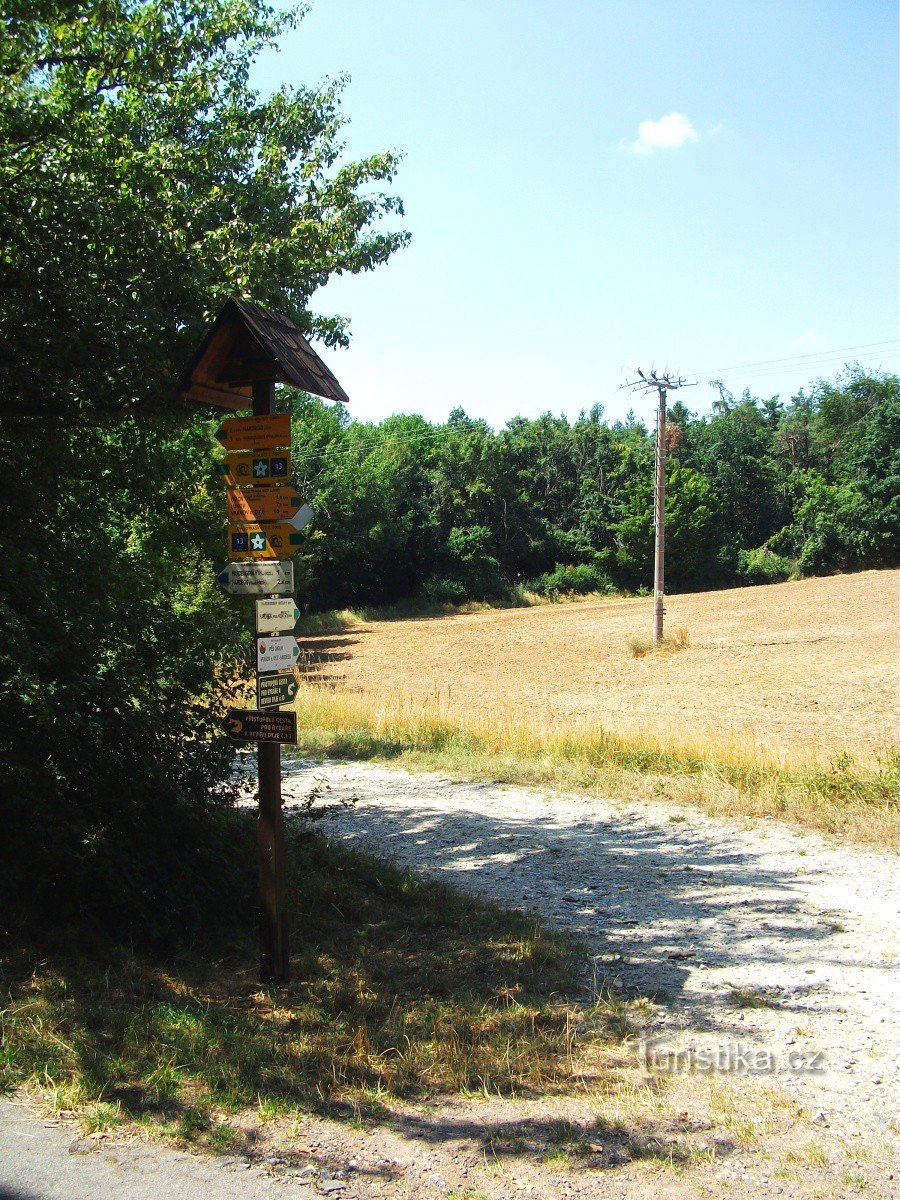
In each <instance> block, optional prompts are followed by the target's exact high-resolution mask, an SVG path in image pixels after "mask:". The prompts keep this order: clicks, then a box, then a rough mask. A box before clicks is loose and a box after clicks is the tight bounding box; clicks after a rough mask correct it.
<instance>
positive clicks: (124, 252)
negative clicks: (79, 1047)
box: [0, 0, 405, 929]
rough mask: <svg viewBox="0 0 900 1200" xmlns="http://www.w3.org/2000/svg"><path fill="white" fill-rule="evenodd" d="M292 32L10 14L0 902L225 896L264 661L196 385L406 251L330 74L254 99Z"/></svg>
mask: <svg viewBox="0 0 900 1200" xmlns="http://www.w3.org/2000/svg"><path fill="white" fill-rule="evenodd" d="M294 19H295V18H294V17H291V16H288V17H283V16H279V15H278V14H276V13H275V12H274V10H272V9H270V8H269V7H267V6H266V5H265V4H264V3H262V2H261V0H27V2H22V0H5V3H3V6H2V20H3V32H4V36H3V38H2V39H0V284H2V286H0V337H2V344H3V348H4V350H3V353H2V355H0V397H2V398H0V432H2V438H0V531H2V546H3V553H2V555H0V740H2V742H3V745H2V746H0V754H2V758H3V762H4V787H3V789H2V791H3V801H2V803H3V811H2V823H3V830H4V836H3V838H2V839H0V879H2V884H0V889H2V893H3V894H2V900H3V901H5V902H6V903H7V905H18V906H19V907H20V908H21V907H22V905H23V904H24V905H25V906H26V907H27V909H28V910H29V911H30V912H31V913H32V914H37V915H40V914H42V913H47V912H49V911H57V912H59V911H63V912H66V913H69V914H72V913H77V912H79V911H84V912H90V913H91V914H93V915H94V916H95V917H103V918H104V919H107V920H110V921H113V922H115V923H118V924H120V925H121V924H122V923H125V922H129V923H130V924H131V925H132V927H134V928H137V927H138V926H140V927H143V928H145V929H152V928H154V927H156V926H157V925H158V923H159V921H161V920H164V919H165V918H166V916H167V915H168V916H169V917H171V914H172V913H173V912H177V913H178V920H179V923H180V925H181V926H182V928H190V927H191V924H192V918H193V919H195V920H199V917H200V914H201V913H202V912H204V911H209V909H210V908H211V906H212V905H213V904H214V902H215V898H216V896H217V895H220V894H221V891H222V888H223V887H225V890H226V891H227V886H226V885H228V884H229V883H231V882H233V880H234V877H235V870H236V867H235V860H234V855H233V853H231V852H230V850H229V849H228V836H230V835H227V829H224V828H223V821H224V822H225V823H226V825H227V818H226V817H225V816H224V815H223V813H224V811H225V806H224V803H223V802H225V801H227V799H228V795H229V780H230V774H231V762H232V750H231V748H230V747H229V746H228V745H227V744H226V743H225V742H224V739H223V738H222V736H221V734H220V732H219V728H218V717H219V715H220V714H221V712H222V709H223V706H224V705H225V704H226V703H227V702H228V700H229V699H230V698H231V697H232V695H233V691H234V688H235V686H236V685H237V683H238V678H239V676H240V675H241V674H242V665H243V664H244V663H246V662H247V661H248V657H249V645H248V638H247V635H246V634H245V633H243V632H242V629H243V627H245V621H244V620H242V619H241V614H239V613H237V612H236V611H235V605H234V604H232V603H229V602H228V601H226V599H225V598H224V597H222V596H220V595H218V594H217V593H216V590H215V589H214V587H213V579H214V574H213V571H214V567H215V566H216V565H218V564H220V563H221V547H222V535H223V529H222V523H223V507H224V502H223V496H222V493H221V491H220V489H219V488H218V487H216V486H215V485H213V484H212V482H211V474H212V467H213V451H212V448H211V447H212V444H213V443H212V438H211V436H210V431H211V425H210V421H209V418H208V416H207V415H206V414H204V413H202V412H200V411H199V410H192V411H189V410H187V409H185V408H184V407H181V406H179V405H178V404H176V402H175V401H174V399H173V395H174V392H175V388H176V384H177V380H178V376H179V373H180V370H181V366H182V363H183V362H184V361H185V358H186V356H187V355H188V354H189V353H190V352H191V350H192V349H193V347H194V345H195V344H196V342H197V340H198V338H199V336H200V334H201V332H202V330H203V329H204V327H205V325H206V323H207V321H208V320H209V318H210V317H211V316H212V315H213V314H214V313H215V311H216V310H217V309H218V307H219V306H220V305H221V303H222V302H223V300H224V299H225V298H226V297H228V296H231V295H234V294H238V295H246V296H248V297H251V298H252V299H254V300H257V301H259V302H262V303H263V304H269V305H272V306H274V307H275V308H277V309H280V310H281V311H285V312H287V313H289V314H290V315H292V316H293V317H294V318H295V319H296V320H297V321H298V322H300V323H301V324H302V325H303V326H304V327H305V328H306V329H308V330H310V331H311V332H313V333H315V334H318V335H319V336H320V337H322V338H324V339H325V340H326V341H327V342H330V343H339V342H342V341H344V340H346V336H347V333H346V329H345V327H344V322H343V321H342V320H341V319H340V318H338V317H335V316H327V315H326V316H315V315H312V314H310V312H309V303H310V297H311V296H312V294H313V292H314V291H315V289H316V288H317V287H319V286H320V285H321V284H322V283H323V282H324V281H325V280H327V279H328V278H329V277H330V276H331V275H333V274H335V273H337V272H344V271H351V272H354V271H362V270H368V269H369V268H372V267H375V266H377V265H378V264H380V263H382V262H384V261H385V260H386V259H387V258H388V256H389V255H390V254H391V253H392V252H393V251H394V250H395V249H397V248H398V247H399V246H401V245H402V244H403V242H404V241H405V235H404V234H402V233H396V232H389V231H385V230H384V229H383V228H382V227H381V226H380V225H379V218H380V217H382V216H386V215H390V214H392V213H397V212H399V211H400V206H399V203H398V201H397V200H396V199H394V198H392V197H390V196H388V195H385V194H383V193H382V191H381V190H380V189H381V187H382V185H383V184H384V183H386V182H389V181H390V179H391V178H392V175H393V172H394V169H395V166H396V160H395V158H394V156H392V155H391V154H389V153H381V154H377V155H374V156H372V157H370V158H368V159H364V160H363V161H361V162H347V161H345V160H344V158H343V157H342V155H341V143H340V126H341V117H340V114H339V109H338V103H339V91H340V81H337V82H331V83H327V84H325V85H324V86H322V87H319V88H317V89H307V88H296V89H282V90H281V91H280V92H278V93H277V94H275V95H274V96H272V97H270V98H266V99H264V98H260V97H259V96H257V95H256V94H255V93H254V91H253V90H252V88H251V87H250V84H249V75H250V68H251V65H252V62H253V59H254V56H255V55H256V54H257V53H258V52H259V50H260V49H261V48H262V47H264V46H266V45H268V44H269V43H271V42H272V40H273V39H274V38H275V36H276V35H277V34H278V33H279V32H280V31H281V30H282V29H284V28H285V26H286V24H288V23H290V22H291V21H292V20H294ZM374 584H375V580H374V579H373V586H374ZM244 615H245V614H244ZM226 835H227V836H226ZM246 869H247V864H244V870H246ZM248 882H251V875H250V874H249V873H248Z"/></svg>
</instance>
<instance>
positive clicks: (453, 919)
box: [0, 818, 626, 1150]
mask: <svg viewBox="0 0 900 1200" xmlns="http://www.w3.org/2000/svg"><path fill="white" fill-rule="evenodd" d="M248 819H250V818H248ZM290 851H291V857H292V860H293V861H292V862H291V864H290V874H289V878H290V879H291V880H292V881H293V888H294V890H293V891H292V895H291V907H292V913H291V927H292V929H293V930H294V939H295V945H294V955H293V958H292V968H293V982H292V983H291V985H290V986H289V987H287V988H282V989H265V988H261V987H260V986H259V985H258V984H257V983H256V981H255V980H256V970H257V963H256V943H255V933H254V932H253V931H251V930H249V929H248V930H246V931H239V932H238V933H236V934H235V935H234V936H233V939H232V941H230V942H229V943H228V944H227V945H223V944H221V943H217V944H216V945H211V946H208V947H205V948H204V947H195V948H194V949H193V950H192V951H191V953H190V954H186V953H182V954H180V955H178V956H174V957H170V958H166V957H163V956H156V957H153V956H150V955H148V954H138V953H135V952H133V951H132V950H129V949H128V948H127V947H124V946H122V945H118V944H111V943H106V944H102V943H99V942H97V941H96V940H94V939H92V940H90V941H88V939H87V938H86V936H85V935H84V934H81V935H80V937H78V938H75V937H74V936H73V935H71V934H69V935H67V936H57V938H56V939H55V942H54V944H52V945H50V944H48V941H47V939H46V938H42V942H41V946H40V948H39V949H37V948H35V947H34V946H33V944H29V943H27V942H26V941H24V939H23V938H21V937H20V938H19V939H18V944H17V945H16V948H15V949H14V950H12V951H11V952H9V953H7V954H6V955H5V956H4V959H3V961H2V981H0V982H2V997H3V998H2V999H0V1005H2V1011H0V1034H2V1054H0V1086H2V1087H3V1088H5V1089H11V1088H15V1087H25V1088H26V1089H33V1090H36V1091H39V1092H41V1093H42V1094H44V1095H45V1096H49V1098H50V1100H51V1102H52V1103H54V1104H55V1105H56V1106H57V1107H58V1108H62V1109H74V1110H76V1111H78V1112H79V1113H80V1115H81V1117H82V1119H83V1122H84V1124H85V1126H86V1127H87V1128H88V1130H89V1131H103V1130H107V1129H111V1128H114V1127H116V1126H118V1125H121V1124H123V1123H130V1124H133V1123H138V1124H142V1125H144V1126H147V1127H149V1128H151V1129H152V1130H153V1131H156V1132H159V1133H162V1134H163V1135H165V1136H167V1137H169V1138H172V1139H174V1140H175V1141H178V1142H190V1143H195V1144H197V1143H199V1144H204V1145H207V1146H208V1147H209V1148H211V1149H219V1150H222V1149H235V1148H240V1147H241V1146H242V1145H243V1144H244V1142H245V1139H246V1133H245V1131H244V1130H243V1127H235V1126H234V1125H232V1124H231V1120H230V1118H231V1116H232V1115H233V1114H235V1113H236V1112H239V1111H241V1112H243V1111H245V1110H246V1109H248V1108H250V1109H253V1110H254V1113H255V1118H256V1121H257V1124H263V1123H265V1122H266V1121H272V1120H277V1119H278V1118H279V1117H281V1116H283V1115H286V1114H290V1113H295V1114H296V1113H299V1112H302V1111H310V1110H320V1111H327V1112H332V1113H334V1112H343V1113H344V1115H345V1116H346V1115H347V1111H348V1110H350V1109H352V1111H353V1113H354V1114H355V1115H356V1117H357V1118H358V1117H359V1115H360V1113H364V1114H365V1113H368V1114H371V1115H377V1114H378V1112H379V1111H380V1110H381V1106H382V1105H383V1104H384V1103H385V1102H387V1101H388V1100H389V1099H390V1098H391V1097H408V1098H422V1097H428V1096H434V1095H438V1094H441V1093H451V1092H456V1093H471V1092H479V1093H483V1094H503V1095H537V1094H548V1093H550V1094H552V1093H554V1092H560V1093H565V1092H567V1091H570V1090H574V1089H579V1090H581V1089H583V1088H584V1087H585V1086H586V1082H585V1081H586V1079H587V1078H588V1077H590V1079H592V1080H598V1079H607V1073H606V1072H605V1067H604V1063H605V1062H606V1057H604V1056H608V1054H609V1050H608V1047H609V1046H610V1045H611V1044H612V1043H616V1042H618V1041H619V1040H620V1039H621V1037H622V1036H624V1034H625V1032H626V1028H625V1023H624V1009H623V1008H622V1006H621V1005H618V1004H616V1003H613V1002H611V1001H610V1002H602V1003H598V1004H593V1003H592V1004H582V1003H579V1002H578V1001H577V999H576V997H577V996H578V995H581V994H582V991H581V986H580V979H579V974H580V971H581V968H582V965H583V952H582V951H581V950H580V948H579V947H578V946H577V945H576V944H575V943H573V942H572V941H571V940H569V939H567V938H565V937H563V936H561V935H556V934H552V933H547V932H546V931H543V930H541V929H540V928H537V927H536V926H535V925H534V923H533V921H531V920H529V919H528V918H527V917H526V916H525V915H524V914H521V913H516V912H508V911H505V910H503V909H500V908H498V907H496V906H493V905H490V904H486V903H484V902H482V901H480V900H478V899H477V898H474V897H470V896H466V895H463V894H461V893H459V892H456V891H454V890H453V889H451V888H449V887H447V886H445V885H443V884H441V883H432V882H424V881H422V880H420V879H418V878H417V877H415V876H413V875H410V874H408V873H405V872H402V871H399V870H397V869H395V868H394V867H392V866H390V865H389V864H387V863H384V862H381V861H379V860H376V859H372V858H368V857H365V856H362V855H359V854H357V853H354V852H350V851H348V850H345V849H343V848H341V847H337V846H335V845H332V844H331V843H329V842H328V841H327V840H325V839H323V838H322V837H320V836H319V835H318V834H316V833H314V832H311V831H308V830H302V831H296V830H294V831H292V832H291V833H290ZM576 1031H577V1032H576ZM348 1119H349V1118H348Z"/></svg>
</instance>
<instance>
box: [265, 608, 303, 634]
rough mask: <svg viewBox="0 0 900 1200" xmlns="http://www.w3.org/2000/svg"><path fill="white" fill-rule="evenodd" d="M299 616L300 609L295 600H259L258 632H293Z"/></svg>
mask: <svg viewBox="0 0 900 1200" xmlns="http://www.w3.org/2000/svg"><path fill="white" fill-rule="evenodd" d="M299 616H300V609H299V608H298V607H297V605H296V604H295V603H294V601H293V600H257V602H256V632H257V633H258V634H270V633H291V631H292V630H293V628H294V626H295V625H296V624H297V619H298V617H299Z"/></svg>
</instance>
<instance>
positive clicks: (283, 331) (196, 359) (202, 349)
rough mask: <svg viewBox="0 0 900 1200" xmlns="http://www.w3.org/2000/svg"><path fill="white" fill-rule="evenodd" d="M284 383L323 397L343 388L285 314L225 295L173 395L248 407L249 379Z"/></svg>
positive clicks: (339, 394) (337, 395) (339, 397)
mask: <svg viewBox="0 0 900 1200" xmlns="http://www.w3.org/2000/svg"><path fill="white" fill-rule="evenodd" d="M257 380H267V381H270V382H272V383H288V384H291V385H292V386H293V387H298V388H302V389H303V391H305V392H312V394H313V395H314V396H321V397H323V399H325V400H336V401H340V402H341V403H343V404H346V403H348V397H347V393H346V392H345V391H344V389H343V388H342V387H341V385H340V384H339V383H338V381H337V379H336V378H335V377H334V375H333V374H332V372H331V371H330V370H329V369H328V367H326V365H325V363H323V362H322V360H321V358H319V356H318V354H316V352H315V350H313V348H312V346H311V345H310V344H309V342H308V341H307V340H306V338H305V337H304V336H303V334H302V333H301V332H300V330H299V329H298V328H297V326H296V325H295V324H294V322H293V321H292V320H290V318H289V317H286V316H284V315H283V314H282V313H277V312H273V311H272V310H271V309H267V308H262V307H261V306H260V305H258V304H252V303H251V302H250V301H249V300H238V299H236V298H235V299H232V300H227V301H226V302H225V305H224V306H223V308H222V310H221V312H220V313H219V314H218V316H217V317H216V319H215V321H214V322H213V323H212V326H211V327H210V329H209V331H208V333H207V334H206V336H205V337H204V339H203V341H202V342H201V343H200V346H199V347H198V349H197V351H196V353H195V354H194V356H193V358H192V359H191V361H190V362H189V363H188V365H187V367H186V369H185V372H184V374H183V375H182V378H181V383H180V385H179V389H178V390H179V394H180V395H181V396H182V397H183V398H184V399H185V400H192V401H194V402H195V403H196V404H202V405H205V406H209V407H212V408H227V409H234V410H238V409H243V408H249V407H250V403H251V393H252V390H253V383H254V381H257Z"/></svg>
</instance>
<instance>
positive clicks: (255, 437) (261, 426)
mask: <svg viewBox="0 0 900 1200" xmlns="http://www.w3.org/2000/svg"><path fill="white" fill-rule="evenodd" d="M216 437H217V438H218V439H219V441H220V442H221V443H222V445H223V446H224V447H225V448H226V450H274V449H276V447H278V446H290V444H291V417H290V414H289V413H276V414H275V415H274V416H271V417H229V418H228V420H227V421H223V422H222V424H221V425H220V426H219V428H218V429H217V430H216Z"/></svg>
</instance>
